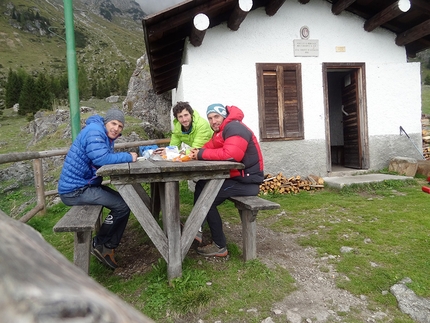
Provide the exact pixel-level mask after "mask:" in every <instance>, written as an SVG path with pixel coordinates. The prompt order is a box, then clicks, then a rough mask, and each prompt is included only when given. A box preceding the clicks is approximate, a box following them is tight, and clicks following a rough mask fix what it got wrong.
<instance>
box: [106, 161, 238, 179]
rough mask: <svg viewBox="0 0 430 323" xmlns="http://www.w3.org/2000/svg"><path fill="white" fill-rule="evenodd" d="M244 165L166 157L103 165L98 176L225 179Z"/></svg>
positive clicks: (230, 162) (115, 177)
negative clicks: (182, 160)
mask: <svg viewBox="0 0 430 323" xmlns="http://www.w3.org/2000/svg"><path fill="white" fill-rule="evenodd" d="M243 168H244V165H243V164H242V163H238V162H232V161H207V160H191V161H187V162H179V161H168V160H150V159H146V160H139V161H137V162H135V163H122V164H112V165H105V166H102V167H101V168H99V169H98V170H97V175H99V176H110V177H111V181H112V182H118V183H119V182H123V183H128V182H136V181H139V178H137V179H136V177H141V179H140V180H141V181H142V182H149V183H150V182H165V181H181V180H199V179H213V178H228V175H229V172H230V170H231V169H243Z"/></svg>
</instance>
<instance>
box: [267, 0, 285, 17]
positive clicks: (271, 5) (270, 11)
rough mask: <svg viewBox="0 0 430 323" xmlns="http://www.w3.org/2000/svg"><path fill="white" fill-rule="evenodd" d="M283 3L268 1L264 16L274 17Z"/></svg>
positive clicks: (280, 0) (277, 0) (279, 0)
mask: <svg viewBox="0 0 430 323" xmlns="http://www.w3.org/2000/svg"><path fill="white" fill-rule="evenodd" d="M284 2H285V0H271V1H269V2H268V3H267V5H266V15H268V16H274V15H275V14H276V13H277V12H278V10H279V8H281V7H282V5H283V4H284Z"/></svg>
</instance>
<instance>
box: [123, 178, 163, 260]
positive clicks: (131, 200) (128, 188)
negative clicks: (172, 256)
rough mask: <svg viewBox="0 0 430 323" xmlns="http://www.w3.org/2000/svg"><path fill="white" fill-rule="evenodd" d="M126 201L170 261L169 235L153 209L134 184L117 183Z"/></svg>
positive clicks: (160, 250)
mask: <svg viewBox="0 0 430 323" xmlns="http://www.w3.org/2000/svg"><path fill="white" fill-rule="evenodd" d="M115 187H116V189H117V190H118V192H119V193H120V194H121V196H122V198H123V199H124V201H125V202H126V203H127V205H128V206H129V207H130V210H131V211H132V212H133V214H134V216H135V217H136V219H137V221H139V223H140V225H141V226H142V228H143V229H144V230H145V232H146V234H147V235H148V237H149V238H150V239H151V241H152V242H153V243H154V245H155V247H156V248H157V249H158V251H159V252H160V254H161V256H162V257H163V258H164V259H165V260H166V262H169V252H168V244H167V237H166V235H165V234H164V232H163V230H161V228H160V225H159V224H158V223H157V221H156V220H155V219H154V217H153V215H152V213H151V211H150V210H149V209H148V207H147V206H146V205H145V203H144V202H143V201H142V199H141V198H140V196H139V194H138V193H137V192H136V189H135V186H133V185H132V184H115Z"/></svg>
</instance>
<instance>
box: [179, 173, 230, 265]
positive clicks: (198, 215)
mask: <svg viewBox="0 0 430 323" xmlns="http://www.w3.org/2000/svg"><path fill="white" fill-rule="evenodd" d="M223 183H224V179H223V178H221V179H212V180H209V181H207V183H206V185H205V187H204V188H203V191H202V193H201V194H200V196H199V199H198V200H197V201H196V204H195V205H194V207H193V209H192V210H191V213H190V215H189V216H188V219H187V221H186V222H185V225H184V230H183V231H182V237H181V259H182V260H183V259H184V258H185V256H186V255H187V253H188V250H189V249H190V247H191V244H192V243H193V241H194V237H195V236H196V234H197V231H198V230H199V228H200V226H201V225H202V223H203V221H204V219H205V217H206V215H207V214H208V212H209V209H210V207H211V206H212V203H213V201H214V200H215V197H216V195H217V194H218V192H219V190H220V188H221V186H222V184H223Z"/></svg>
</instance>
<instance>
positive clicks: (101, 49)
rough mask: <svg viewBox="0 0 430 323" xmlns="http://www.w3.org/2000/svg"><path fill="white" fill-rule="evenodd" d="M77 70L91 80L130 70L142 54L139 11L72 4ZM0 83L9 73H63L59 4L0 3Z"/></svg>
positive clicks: (110, 0) (133, 6)
mask: <svg viewBox="0 0 430 323" xmlns="http://www.w3.org/2000/svg"><path fill="white" fill-rule="evenodd" d="M73 13H74V26H75V43H76V54H77V61H78V68H84V69H85V70H86V71H87V74H88V75H90V77H92V78H93V79H95V78H104V77H108V76H109V75H112V74H114V73H115V72H116V71H117V70H118V69H119V68H120V67H121V66H126V67H127V68H128V69H129V70H130V71H132V70H133V68H134V66H135V64H136V60H137V59H138V58H139V57H141V56H142V54H143V53H144V40H143V31H142V25H141V19H142V17H143V16H144V12H143V11H142V10H141V9H140V6H139V5H138V4H137V3H136V2H134V1H130V0H86V1H85V0H74V1H73ZM0 58H1V59H0V78H2V79H3V80H4V78H5V77H6V76H7V73H8V70H9V68H12V69H13V70H17V69H19V68H22V69H24V70H25V71H27V72H33V71H36V72H37V71H45V72H46V73H50V74H51V73H53V74H61V73H65V72H66V71H67V61H66V42H65V29H64V7H63V1H62V0H8V1H6V0H0Z"/></svg>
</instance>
